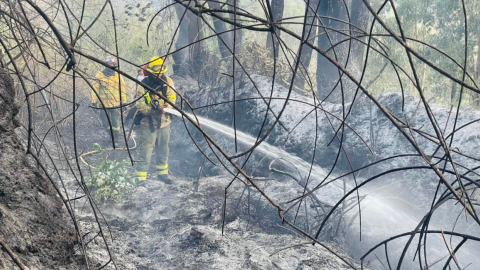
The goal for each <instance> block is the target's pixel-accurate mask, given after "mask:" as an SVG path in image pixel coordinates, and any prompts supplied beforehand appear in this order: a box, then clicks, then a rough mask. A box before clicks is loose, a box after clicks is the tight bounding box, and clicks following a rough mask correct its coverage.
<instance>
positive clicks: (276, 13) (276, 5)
mask: <svg viewBox="0 0 480 270" xmlns="http://www.w3.org/2000/svg"><path fill="white" fill-rule="evenodd" d="M271 7H272V13H273V14H272V16H273V21H274V22H278V21H279V20H281V19H282V18H283V10H284V8H285V0H272V2H271ZM275 32H276V34H277V36H280V31H278V30H277V29H275ZM272 36H273V35H272V34H271V33H268V34H267V50H269V51H270V57H274V56H275V57H278V55H279V49H280V48H279V43H278V42H273V39H272ZM274 43H275V50H274V49H273V44H274ZM274 52H275V55H273V54H274Z"/></svg>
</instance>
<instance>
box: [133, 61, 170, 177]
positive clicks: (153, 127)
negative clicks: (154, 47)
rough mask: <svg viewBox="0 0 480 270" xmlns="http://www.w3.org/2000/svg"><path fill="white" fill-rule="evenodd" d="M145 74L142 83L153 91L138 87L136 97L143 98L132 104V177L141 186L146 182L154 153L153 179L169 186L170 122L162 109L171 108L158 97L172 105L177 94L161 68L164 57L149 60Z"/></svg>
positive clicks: (164, 70)
mask: <svg viewBox="0 0 480 270" xmlns="http://www.w3.org/2000/svg"><path fill="white" fill-rule="evenodd" d="M145 71H146V72H145V73H146V78H145V79H143V80H142V83H144V84H145V85H147V86H148V87H150V88H151V89H153V90H152V91H153V92H152V91H151V90H148V89H146V88H144V87H142V86H140V85H139V86H138V89H137V97H143V98H141V99H139V100H138V101H137V102H136V104H135V106H136V108H137V115H136V116H135V119H134V122H135V125H136V126H137V128H136V134H137V143H138V151H137V158H136V161H137V163H136V165H135V174H136V177H137V180H138V181H139V182H140V183H141V182H143V181H145V180H147V172H148V168H149V167H150V161H151V158H152V154H153V151H154V150H155V169H156V172H157V177H156V178H157V180H159V181H162V182H164V183H165V184H171V182H172V181H171V180H170V178H169V177H168V153H169V148H168V143H169V141H170V122H171V119H170V115H169V114H168V113H167V112H165V111H164V109H165V108H171V107H172V106H171V105H169V104H168V103H166V102H165V101H164V100H163V99H161V98H160V97H159V96H158V95H157V94H160V95H162V96H163V97H164V98H166V99H168V100H169V101H170V102H171V103H175V100H176V94H175V91H174V90H173V88H174V86H173V81H172V79H171V78H170V77H167V76H166V75H165V72H166V71H167V68H166V66H165V65H164V62H163V58H161V57H159V56H155V57H152V58H150V60H149V61H148V64H147V65H146V67H145ZM154 93H157V94H154Z"/></svg>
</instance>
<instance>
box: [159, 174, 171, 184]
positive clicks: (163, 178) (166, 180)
mask: <svg viewBox="0 0 480 270" xmlns="http://www.w3.org/2000/svg"><path fill="white" fill-rule="evenodd" d="M157 180H158V181H161V182H163V183H165V184H167V185H170V184H171V183H172V180H170V178H169V177H168V175H167V174H163V175H157Z"/></svg>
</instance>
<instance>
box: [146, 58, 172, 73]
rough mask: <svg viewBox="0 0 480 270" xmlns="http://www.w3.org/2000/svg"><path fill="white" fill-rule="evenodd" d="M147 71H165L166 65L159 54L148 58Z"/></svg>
mask: <svg viewBox="0 0 480 270" xmlns="http://www.w3.org/2000/svg"><path fill="white" fill-rule="evenodd" d="M146 69H147V71H148V72H150V73H153V74H158V73H165V72H166V71H167V67H166V66H165V65H164V64H163V58H161V57H160V56H154V57H152V58H150V60H148V63H147V67H146Z"/></svg>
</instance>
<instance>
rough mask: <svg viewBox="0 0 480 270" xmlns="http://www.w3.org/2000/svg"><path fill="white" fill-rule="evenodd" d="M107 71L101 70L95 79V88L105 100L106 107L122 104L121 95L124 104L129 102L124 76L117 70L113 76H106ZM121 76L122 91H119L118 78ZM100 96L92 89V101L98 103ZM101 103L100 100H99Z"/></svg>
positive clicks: (103, 100)
mask: <svg viewBox="0 0 480 270" xmlns="http://www.w3.org/2000/svg"><path fill="white" fill-rule="evenodd" d="M104 73H105V72H99V73H97V75H96V76H95V80H94V81H93V83H92V84H93V88H94V89H95V91H96V92H97V94H98V97H100V99H101V100H102V102H103V105H105V107H106V108H112V107H117V106H120V97H121V98H122V104H125V103H127V95H126V94H125V81H124V80H123V77H122V76H121V75H119V74H118V73H117V72H115V73H114V74H113V75H112V76H106V75H105V74H104ZM119 78H120V91H118V86H119V84H118V79H119ZM97 102H98V98H97V95H96V94H95V92H93V91H92V103H97ZM98 103H100V102H98Z"/></svg>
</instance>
